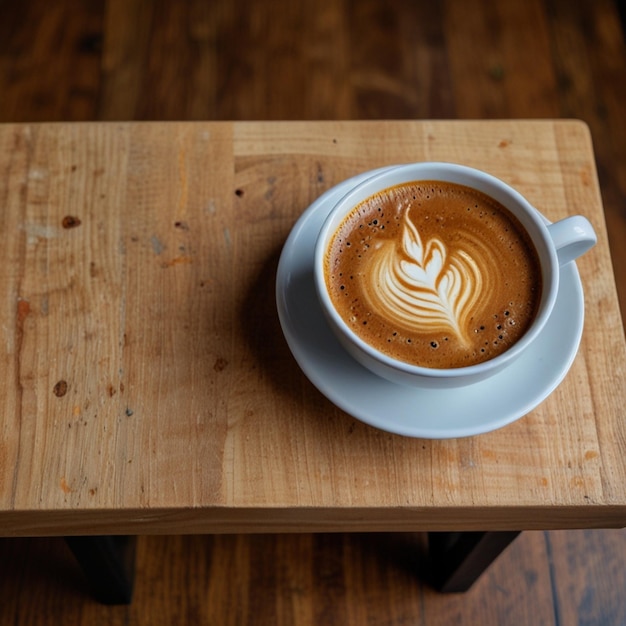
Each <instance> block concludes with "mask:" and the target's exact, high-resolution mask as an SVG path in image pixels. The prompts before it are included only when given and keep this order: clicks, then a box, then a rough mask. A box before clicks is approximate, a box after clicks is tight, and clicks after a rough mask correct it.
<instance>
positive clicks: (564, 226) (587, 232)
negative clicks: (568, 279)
mask: <svg viewBox="0 0 626 626" xmlns="http://www.w3.org/2000/svg"><path fill="white" fill-rule="evenodd" d="M548 231H549V232H550V236H551V237H552V241H553V242H554V247H555V248H556V255H557V257H558V259H559V265H565V264H566V263H569V262H570V261H574V260H575V259H577V258H578V257H579V256H581V255H582V254H584V253H585V252H587V250H589V249H590V248H592V247H593V246H594V245H595V244H596V242H597V241H598V238H597V236H596V233H595V231H594V230H593V226H592V225H591V223H590V222H589V220H588V219H587V218H586V217H583V216H582V215H573V216H572V217H566V218H565V219H562V220H559V221H558V222H554V224H549V225H548Z"/></svg>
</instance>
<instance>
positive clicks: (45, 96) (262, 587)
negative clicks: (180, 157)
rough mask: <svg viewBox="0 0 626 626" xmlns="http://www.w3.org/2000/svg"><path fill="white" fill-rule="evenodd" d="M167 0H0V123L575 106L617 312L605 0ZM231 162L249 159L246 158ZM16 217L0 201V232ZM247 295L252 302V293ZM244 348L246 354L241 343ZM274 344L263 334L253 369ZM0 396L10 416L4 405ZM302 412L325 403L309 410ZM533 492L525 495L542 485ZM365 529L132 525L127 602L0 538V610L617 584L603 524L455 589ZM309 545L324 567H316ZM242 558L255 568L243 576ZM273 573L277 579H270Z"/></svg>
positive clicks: (613, 118) (48, 554)
mask: <svg viewBox="0 0 626 626" xmlns="http://www.w3.org/2000/svg"><path fill="white" fill-rule="evenodd" d="M179 4H180V6H179V5H178V4H177V5H176V6H169V5H170V3H168V2H166V1H162V2H152V1H149V0H129V1H128V2H121V1H116V0H106V1H104V0H94V1H93V2H91V1H90V2H84V1H82V0H81V1H77V0H62V1H60V2H55V3H54V6H50V4H49V3H42V2H40V1H38V0H27V1H26V2H22V3H9V2H6V1H5V2H0V121H2V122H36V121H77V120H81V119H86V120H87V119H91V120H95V119H101V120H132V119H135V120H139V119H154V120H158V119H177V120H182V119H207V120H208V119H212V120H219V119H222V120H245V119H255V120H269V119H294V120H296V119H308V120H316V119H330V120H333V119H367V118H369V119H392V118H397V117H405V118H408V119H434V118H459V117H460V118H465V119H467V118H470V117H492V118H509V117H511V116H518V117H521V118H537V117H559V116H560V117H564V118H571V117H574V118H580V119H582V120H584V121H585V122H586V123H587V124H588V125H589V128H590V130H591V136H592V139H593V144H594V151H595V159H596V165H597V170H598V177H599V182H600V190H601V194H602V200H603V204H604V209H605V216H606V222H607V232H608V238H609V242H610V244H611V255H612V260H613V267H614V272H615V276H616V278H617V287H618V293H619V294H620V298H621V303H622V310H624V303H625V302H626V300H625V299H624V298H625V294H626V273H625V272H626V258H625V257H624V254H625V248H624V246H623V241H624V240H625V238H626V213H625V212H624V207H626V201H625V200H626V186H625V185H626V175H625V174H624V167H626V156H625V154H624V148H625V147H626V135H625V133H626V124H624V109H623V102H624V100H625V97H624V96H625V94H624V88H625V86H626V80H624V76H625V67H624V63H625V58H626V57H625V54H624V36H623V33H624V31H623V25H622V23H621V22H620V11H621V12H622V15H623V4H624V3H623V2H622V0H617V2H614V1H612V0H581V1H580V2H576V3H571V2H562V1H560V0H543V1H542V2H534V1H533V2H527V1H526V0H510V1H508V2H506V3H500V4H498V3H494V2H491V1H490V0H478V1H476V2H471V3H459V2H456V1H455V0H446V1H441V2H434V3H402V2H386V3H383V4H381V3H378V2H375V1H372V0H362V1H361V2H358V3H357V2H351V1H348V0H333V1H329V2H322V3H320V2H317V3H310V2H302V3H296V4H295V5H294V4H293V3H288V2H280V1H277V0H271V1H266V2H262V3H258V2H249V1H246V0H238V2H236V3H231V2H221V1H220V0H218V1H216V2H212V3H210V8H207V7H209V5H204V3H195V2H188V3H179ZM277 60H278V63H277ZM148 64H150V67H149V69H148ZM160 67H162V68H163V71H160V70H159V68H160ZM344 147H345V145H344ZM377 149H382V150H384V146H377ZM22 157H25V155H23V154H22ZM334 165H335V163H334V162H333V163H332V167H330V168H329V170H327V171H326V172H325V176H326V180H327V182H326V183H323V182H320V181H319V180H318V177H317V176H316V175H312V177H311V179H310V180H307V181H304V180H303V182H302V183H301V184H302V186H303V189H302V190H300V191H299V192H298V193H297V194H296V195H295V196H294V197H296V198H302V197H304V196H306V194H307V193H308V194H311V195H313V194H314V193H315V192H317V191H319V190H320V189H323V188H324V185H325V184H331V183H332V182H336V181H337V180H339V179H340V178H339V177H340V176H342V175H343V171H339V172H336V171H335V168H334ZM241 167H242V169H243V168H245V169H247V170H249V171H254V159H251V160H250V161H249V162H248V163H246V164H245V166H243V165H242V166H241ZM314 171H315V170H314V169H312V172H314ZM35 176H37V174H35ZM13 185H14V187H13V188H12V189H13V192H14V193H16V194H18V195H19V194H20V193H24V192H23V191H20V189H22V190H23V189H24V188H25V185H26V181H23V180H17V179H13ZM13 192H12V193H13ZM275 193H276V190H275ZM29 194H30V195H31V196H32V197H33V198H35V199H37V198H40V199H41V198H45V188H43V191H42V192H41V194H40V195H39V196H38V195H37V194H36V193H35V187H34V185H33V183H32V182H31V183H30V184H29ZM0 198H4V196H0ZM290 200H291V199H290V198H287V201H288V202H289V201H290ZM16 226H17V224H16V222H15V220H14V221H11V219H8V218H7V215H6V213H5V211H4V207H3V209H2V210H0V231H1V232H4V228H8V229H14V228H15V227H16ZM288 228H289V225H288V224H285V225H284V229H285V231H286V230H288ZM44 232H45V231H44ZM23 253H24V250H23V239H22V240H14V239H11V240H10V241H9V245H8V248H5V249H4V250H3V254H4V255H5V257H3V258H11V259H13V260H14V262H15V265H9V266H5V265H2V266H0V267H1V269H0V274H1V275H2V276H6V275H8V274H10V273H11V270H10V269H9V268H10V267H14V266H18V265H19V259H20V258H21V256H22V255H23ZM272 267H273V266H272V262H269V261H268V263H267V264H266V266H265V267H264V268H259V275H260V276H265V277H266V280H267V281H269V280H270V276H271V273H272ZM2 280H4V279H2ZM18 295H19V294H18V293H16V292H13V293H10V294H9V299H8V300H7V299H3V301H2V303H1V304H0V312H1V313H0V314H1V319H2V320H6V319H11V320H13V319H14V318H15V320H16V321H17V322H18V323H17V325H16V332H15V336H14V339H13V340H14V341H16V342H17V344H18V345H19V343H20V342H21V341H22V340H23V338H24V335H23V328H25V329H26V332H30V330H32V317H31V316H30V315H31V314H30V303H28V302H24V301H22V300H19V299H17V300H16V298H18ZM252 300H253V301H255V302H259V301H261V302H263V293H258V294H257V295H256V299H254V298H252ZM16 301H17V305H16V304H15V303H16ZM15 306H17V313H16V311H15ZM268 311H269V309H268ZM266 316H267V324H263V325H260V326H259V329H261V328H262V329H268V328H272V326H271V324H272V321H273V318H272V317H271V316H270V314H269V312H268V313H266ZM250 341H251V345H252V346H256V347H255V348H254V349H255V350H258V346H259V345H260V344H261V341H260V340H259V339H258V338H257V337H256V336H255V337H250ZM280 355H281V347H280V346H275V347H274V352H273V362H274V363H276V362H280V360H281V356H280ZM100 367H102V365H101V366H100ZM12 371H13V372H14V371H15V370H13V369H11V368H8V369H7V368H6V367H5V366H4V361H3V373H4V375H3V382H2V384H6V385H9V387H12V386H13V385H14V384H17V383H16V381H15V379H13V380H11V375H12V374H10V372H12ZM282 373H283V375H284V381H285V383H286V385H295V387H296V388H297V389H298V390H299V391H298V392H299V393H300V394H301V395H303V396H305V395H306V394H307V393H309V390H308V387H307V384H306V381H302V380H301V379H299V378H298V376H297V373H296V372H294V368H287V369H285V370H284V371H283V372H282ZM57 382H59V381H58V380H55V381H54V383H55V384H56V383H57ZM582 387H583V388H584V387H585V382H584V381H583V385H582ZM605 391H606V392H608V393H611V389H610V388H607V389H605ZM46 393H50V391H49V390H48V389H46ZM118 393H119V391H118ZM18 397H19V396H18ZM41 399H42V400H43V396H41ZM4 408H6V409H7V414H10V415H14V414H15V413H14V412H13V410H14V409H15V405H12V404H10V403H9V401H8V399H7V400H5V404H3V409H2V410H3V411H4ZM312 408H313V409H314V410H316V411H317V413H318V414H321V413H322V412H323V411H325V410H327V407H326V406H325V405H324V404H323V403H313V405H312ZM332 419H336V417H335V418H333V417H332V416H331V417H330V418H328V420H332ZM527 419H528V418H527ZM568 419H569V418H568ZM327 423H328V422H327V420H323V421H320V420H318V421H317V422H316V424H317V426H318V427H319V426H320V424H321V425H323V426H324V427H325V428H327ZM541 426H542V427H543V422H541ZM16 427H17V423H16V421H13V420H11V419H7V418H6V417H5V414H4V413H3V422H2V429H3V430H2V432H1V433H0V475H2V476H6V474H7V472H8V473H9V474H10V475H11V476H12V475H13V468H14V463H13V460H12V458H11V457H10V456H7V454H5V452H6V450H5V447H4V446H3V443H2V442H4V441H5V440H6V434H5V433H7V432H9V433H12V432H13V430H14V429H15V428H16ZM387 445H388V444H387ZM619 445H620V446H621V449H622V450H624V448H625V447H626V446H624V445H623V442H622V443H620V444H619ZM486 451H487V452H493V449H492V448H488V449H487V450H486ZM444 452H446V453H447V452H449V451H448V450H445V451H442V452H441V454H443V453H444ZM515 452H516V451H515V450H513V453H515ZM509 453H510V450H509V449H508V448H507V449H506V450H505V453H504V454H505V455H507V454H509ZM583 457H584V455H583ZM454 458H457V457H454ZM557 461H558V462H559V463H564V464H566V465H567V464H568V463H570V462H571V461H572V459H571V458H568V456H567V455H563V454H561V455H559V456H558V457H555V461H554V462H555V467H556V463H557ZM588 463H592V464H593V463H596V464H597V463H598V461H597V459H595V460H594V459H591V458H590V459H586V460H585V463H584V464H582V465H581V466H580V474H579V475H581V476H585V477H586V469H585V468H586V465H587V464H588ZM574 466H575V463H574ZM569 471H572V470H571V469H570V470H569ZM572 473H573V472H572ZM592 475H593V476H594V477H596V476H597V473H595V470H594V472H592ZM540 478H543V477H540ZM585 480H586V478H585ZM595 481H596V479H595V478H594V479H593V481H592V482H593V483H594V484H596V482H595ZM536 489H545V485H544V484H543V481H540V484H539V485H537V487H536ZM381 539H382V536H380V535H376V537H372V536H366V538H364V539H363V540H360V539H359V536H354V535H332V536H324V537H320V538H317V537H315V536H311V535H304V536H291V535H281V536H261V537H257V536H217V537H211V536H207V537H142V538H140V542H139V546H140V551H139V561H138V565H139V570H140V571H139V576H138V588H137V593H136V595H135V602H134V604H133V606H132V607H128V608H126V607H123V608H122V607H116V608H106V607H100V606H98V605H96V604H94V603H93V602H92V601H91V600H90V599H89V596H88V595H87V589H86V587H85V586H84V584H83V585H82V586H81V584H82V583H81V578H80V573H79V571H78V570H77V568H76V566H75V564H74V563H73V561H72V560H71V558H70V555H69V554H68V553H66V552H65V548H64V546H63V544H62V543H60V540H54V539H45V540H44V539H37V540H35V539H28V540H26V539H11V540H8V539H4V540H1V541H0V550H1V553H2V558H1V560H2V567H1V568H0V580H1V583H0V595H1V598H0V607H2V608H1V609H0V621H2V622H3V623H4V622H7V623H15V624H20V625H21V624H31V625H32V624H47V623H51V622H59V623H64V624H83V623H84V624H93V623H109V624H117V623H120V624H121V623H124V624H138V623H145V622H146V618H145V616H146V615H149V616H150V618H151V623H155V624H158V623H164V624H166V623H167V624H169V623H172V622H181V621H189V622H201V621H203V620H204V621H205V622H206V623H211V622H215V623H221V624H227V623H243V624H245V623H250V624H253V623H260V620H259V619H255V618H256V616H259V617H263V618H267V619H266V620H265V621H266V622H271V623H285V622H286V621H287V620H289V619H291V623H297V624H313V623H319V619H318V618H319V616H320V615H321V614H323V616H324V619H325V623H328V624H332V623H337V624H346V623H365V622H366V623H370V624H376V625H382V624H392V623H397V624H400V623H407V622H408V623H415V624H431V625H432V624H443V623H457V624H463V623H469V622H470V620H469V618H468V617H467V616H471V618H472V620H473V621H474V622H475V623H485V624H487V623H500V624H516V625H523V624H532V625H535V624H538V623H542V624H566V623H588V624H609V625H613V624H615V625H617V624H622V623H624V622H625V621H626V617H625V616H624V613H623V611H624V603H623V601H622V599H621V598H620V597H619V596H618V594H619V590H620V589H623V588H624V585H625V584H626V582H625V572H624V567H623V562H624V559H625V558H626V554H624V546H625V545H626V544H625V542H624V534H623V531H598V530H596V531H593V532H583V531H553V532H549V533H524V534H523V535H522V536H521V537H520V538H519V539H518V540H517V541H516V542H515V543H514V544H513V545H512V546H511V548H510V549H509V550H508V551H507V553H506V554H505V555H503V557H502V558H501V559H500V560H498V561H497V562H496V564H495V567H494V568H492V569H491V570H490V572H489V573H488V575H487V576H485V577H484V578H483V579H482V580H481V581H480V582H479V583H478V585H477V586H476V587H475V588H474V589H473V590H472V591H471V592H470V593H469V594H465V595H464V596H462V597H459V598H451V597H449V596H448V597H440V596H438V595H437V594H435V593H434V592H432V591H431V590H430V589H428V588H427V587H426V588H423V587H420V586H416V581H415V578H414V576H413V574H412V573H409V574H408V575H404V574H402V573H401V572H399V570H398V569H397V566H396V565H394V564H393V563H395V564H397V562H398V559H396V558H390V559H387V558H384V554H383V558H382V559H381V558H380V555H379V556H378V557H373V558H369V556H367V555H368V554H370V553H368V552H367V550H368V549H374V547H375V546H376V545H377V544H379V543H380V542H381ZM382 545H388V543H385V542H382ZM550 547H551V549H549V548H550ZM363 551H365V554H363ZM378 552H380V551H378ZM383 552H385V549H384V550H383ZM389 553H390V554H395V553H394V552H393V551H390V552H389ZM563 555H566V558H565V557H564V556H563ZM355 557H356V558H355ZM325 558H329V559H330V564H329V565H326V566H325V567H322V565H323V563H324V560H325ZM600 563H602V566H600ZM268 564H272V566H273V567H272V568H271V569H269V570H268ZM251 568H257V569H258V572H259V573H257V574H255V575H251V573H250V572H251ZM260 572H267V574H265V573H264V574H263V575H261V574H260ZM272 572H273V573H272ZM370 572H371V574H370ZM285 580H287V581H291V580H293V581H297V584H289V582H288V583H287V584H286V585H285V586H281V581H285ZM344 581H348V583H349V584H346V582H344ZM381 581H382V583H381ZM357 582H358V584H355V583H357ZM276 583H278V585H277V584H276ZM309 583H311V584H310V585H309ZM504 583H505V584H504ZM207 590H208V591H207ZM550 602H552V615H551V614H550ZM316 607H319V610H317V609H316ZM316 611H317V612H316ZM356 620H358V621H356Z"/></svg>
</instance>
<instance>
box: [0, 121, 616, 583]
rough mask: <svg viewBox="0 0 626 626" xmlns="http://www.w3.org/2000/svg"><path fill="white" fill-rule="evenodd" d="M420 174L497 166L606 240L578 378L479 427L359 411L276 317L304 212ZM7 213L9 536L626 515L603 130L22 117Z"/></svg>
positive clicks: (591, 282)
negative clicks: (350, 409) (351, 409)
mask: <svg viewBox="0 0 626 626" xmlns="http://www.w3.org/2000/svg"><path fill="white" fill-rule="evenodd" d="M417 160H449V161H456V162H462V163H465V164H468V165H471V166H475V167H479V168H482V169H485V170H487V171H489V172H491V173H492V174H495V175H496V176H498V177H500V178H502V179H504V180H505V181H507V182H509V183H511V184H512V185H513V186H514V187H516V188H517V189H518V190H519V191H520V192H522V193H523V194H524V195H526V196H527V197H528V199H529V200H530V201H531V202H532V203H533V204H534V205H535V206H537V207H538V208H539V209H540V210H541V211H542V213H544V215H546V216H547V217H548V218H549V219H552V220H555V219H558V218H560V217H563V216H565V215H567V214H571V213H583V214H585V215H586V216H587V217H589V218H590V220H591V221H592V223H593V224H594V227H595V229H596V231H597V233H598V237H599V242H598V245H597V246H596V247H595V248H594V249H593V250H592V251H591V252H590V253H588V254H587V255H585V256H584V257H583V258H582V259H580V260H579V261H578V268H579V271H580V275H581V280H582V283H583V287H584V292H585V307H586V311H585V314H586V320H585V327H584V334H583V340H582V344H581V348H580V352H579V354H578V356H577V358H576V360H575V362H574V364H573V367H572V369H571V370H570V372H569V374H568V376H567V377H566V379H565V381H564V382H563V383H562V384H561V385H560V386H559V387H558V388H557V390H556V391H555V392H554V393H553V394H552V395H551V396H550V397H549V399H548V400H546V401H545V402H544V403H543V404H542V405H541V406H539V408H537V409H536V410H534V411H532V412H531V413H530V414H528V415H527V416H525V417H523V418H522V419H520V420H519V421H516V422H514V423H513V424H511V425H509V426H507V427H505V428H502V429H500V430H496V431H494V432H491V433H488V434H484V435H480V436H476V437H469V438H462V439H449V440H425V439H412V438H407V437H402V436H397V435H392V434H389V433H386V432H383V431H379V430H375V429H373V428H371V427H369V426H366V425H364V424H362V423H361V422H359V421H357V420H355V419H354V418H352V417H350V416H349V415H347V414H345V413H343V412H341V411H340V410H339V409H337V408H335V407H334V406H333V405H332V404H331V403H330V402H329V401H328V400H327V399H326V398H325V397H324V396H323V395H322V394H320V393H319V392H318V391H317V390H316V389H315V388H314V387H313V385H312V384H311V383H310V382H309V381H308V379H307V378H306V377H305V376H304V375H303V374H302V373H301V371H300V369H299V368H298V367H297V365H296V363H295V361H294V359H293V357H292V355H291V353H290V351H289V349H288V347H287V345H286V343H285V340H284V338H283V335H282V333H281V329H280V325H279V323H278V319H277V314H276V306H275V299H274V284H275V273H276V267H277V261H278V257H279V254H280V252H281V248H282V246H283V243H284V242H285V239H286V237H287V235H288V234H289V232H290V230H291V228H292V227H293V225H294V223H295V222H296V220H297V218H298V217H299V215H300V214H301V213H302V212H303V211H304V210H305V209H306V208H307V206H308V205H309V204H310V203H311V202H313V201H314V200H315V199H316V198H317V197H318V196H319V195H320V194H321V193H323V192H324V191H325V190H327V189H329V188H330V187H332V186H333V185H335V184H337V183H339V182H340V181H342V180H344V179H346V178H348V177H350V176H352V175H354V174H357V173H359V172H362V171H365V170H369V169H371V168H375V167H378V166H382V165H386V164H395V163H401V162H409V161H417ZM0 220H1V221H0V225H1V226H0V238H1V242H0V250H1V254H2V266H1V268H2V269H1V270H0V287H1V289H2V292H1V293H2V298H1V300H0V322H1V325H2V327H1V337H2V342H3V344H4V346H5V348H4V350H3V351H2V354H1V357H0V358H2V371H3V376H2V378H1V379H0V397H1V398H2V404H1V405H0V406H1V421H0V534H2V535H4V536H18V535H21V536H33V535H65V536H75V537H76V536H103V535H104V536H122V535H137V534H151V533H154V534H156V533H171V534H182V533H223V532H229V533H240V532H241V533H243V532H292V531H298V532H315V531H335V530H336V531H339V530H341V531H373V530H385V531H407V530H410V531H505V534H504V535H499V534H496V535H491V536H492V537H494V536H495V537H500V538H502V537H503V538H504V540H503V541H501V543H502V545H504V544H506V542H507V541H509V540H510V538H511V537H512V536H514V534H511V533H514V532H516V531H519V530H521V529H556V528H581V527H585V528H601V527H623V526H626V464H625V461H624V458H625V456H626V420H625V419H624V411H625V409H624V407H625V406H626V386H625V384H624V380H626V353H625V342H624V334H623V328H622V321H621V317H620V312H619V308H618V302H617V296H616V291H615V284H614V278H613V273H612V268H611V259H610V256H609V249H608V245H607V234H606V228H605V223H604V216H603V210H602V203H601V197H600V191H599V187H598V181H597V177H596V170H595V164H594V156H593V150H592V145H591V141H590V137H589V133H588V130H587V128H586V127H585V126H584V125H583V124H582V123H580V122H577V121H565V120H561V121H552V120H545V121H488V122H484V121H483V122H479V121H476V122H460V121H458V122H448V121H437V122H431V121H423V122H420V121H398V122H319V123H318V122H302V123H293V122H285V123H280V122H278V123H265V122H248V123H108V124H107V123H84V124H40V125H3V126H0ZM438 536H439V537H446V542H447V541H448V539H449V537H450V535H438ZM464 536H465V537H473V538H475V539H476V541H474V540H472V545H473V546H474V547H475V546H476V545H477V541H478V539H480V541H482V540H484V537H485V536H484V535H480V534H478V535H464ZM109 540H112V541H114V542H115V540H114V539H112V538H111V537H109ZM77 541H80V540H77ZM435 543H436V542H433V545H435ZM444 543H445V542H444ZM478 543H479V541H478ZM496 543H497V541H496ZM116 545H117V543H116ZM74 547H75V549H76V551H77V553H80V550H81V548H80V546H76V545H75V546H74ZM87 547H88V549H90V548H89V545H87ZM472 549H473V548H472ZM470 551H471V550H470ZM105 552H106V550H105ZM496 552H497V550H496ZM83 556H84V555H83ZM87 560H88V559H87ZM479 560H480V559H479ZM100 567H101V564H100ZM113 569H115V568H113ZM461 586H462V585H461ZM452 587H454V584H453V585H452Z"/></svg>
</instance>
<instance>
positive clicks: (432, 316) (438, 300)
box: [365, 211, 483, 345]
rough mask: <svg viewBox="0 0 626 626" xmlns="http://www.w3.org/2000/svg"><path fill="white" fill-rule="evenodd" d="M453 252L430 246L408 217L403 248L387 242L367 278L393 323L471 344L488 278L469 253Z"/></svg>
mask: <svg viewBox="0 0 626 626" xmlns="http://www.w3.org/2000/svg"><path fill="white" fill-rule="evenodd" d="M455 252H456V253H454V252H452V253H450V254H449V253H448V251H447V249H446V246H445V245H444V244H443V242H442V241H440V240H439V239H437V238H436V237H433V238H432V239H430V240H429V241H428V242H427V243H426V244H425V245H424V244H423V243H422V239H421V237H420V234H419V232H418V230H417V228H416V226H415V225H414V224H413V222H412V221H411V219H410V217H409V212H408V211H407V212H406V213H405V214H404V225H403V235H402V245H401V247H400V249H398V246H397V245H396V244H395V242H393V241H384V242H383V243H382V244H381V247H380V250H378V252H377V254H376V255H375V256H373V257H372V259H371V262H370V263H371V267H370V268H368V269H369V271H368V273H367V274H366V276H365V284H366V286H367V290H368V296H369V297H370V298H371V300H372V301H373V302H375V305H374V306H375V307H376V308H378V309H379V310H380V311H381V313H382V314H383V315H384V316H385V317H387V318H388V319H389V320H390V321H391V322H393V323H396V324H397V325H398V326H402V327H404V328H407V329H411V330H414V331H417V332H420V333H424V332H436V331H443V332H446V331H447V332H451V333H453V334H454V335H456V337H457V338H458V339H459V340H460V341H461V342H462V343H463V344H465V345H469V344H470V331H469V328H468V327H469V324H468V321H469V320H470V319H471V315H472V312H473V310H474V307H475V305H476V302H477V300H478V298H479V294H480V291H481V288H482V284H483V280H482V276H481V273H480V269H479V267H478V264H477V263H476V262H475V260H474V259H473V258H472V257H471V256H470V255H469V254H467V253H466V252H465V251H463V250H456V251H455Z"/></svg>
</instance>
